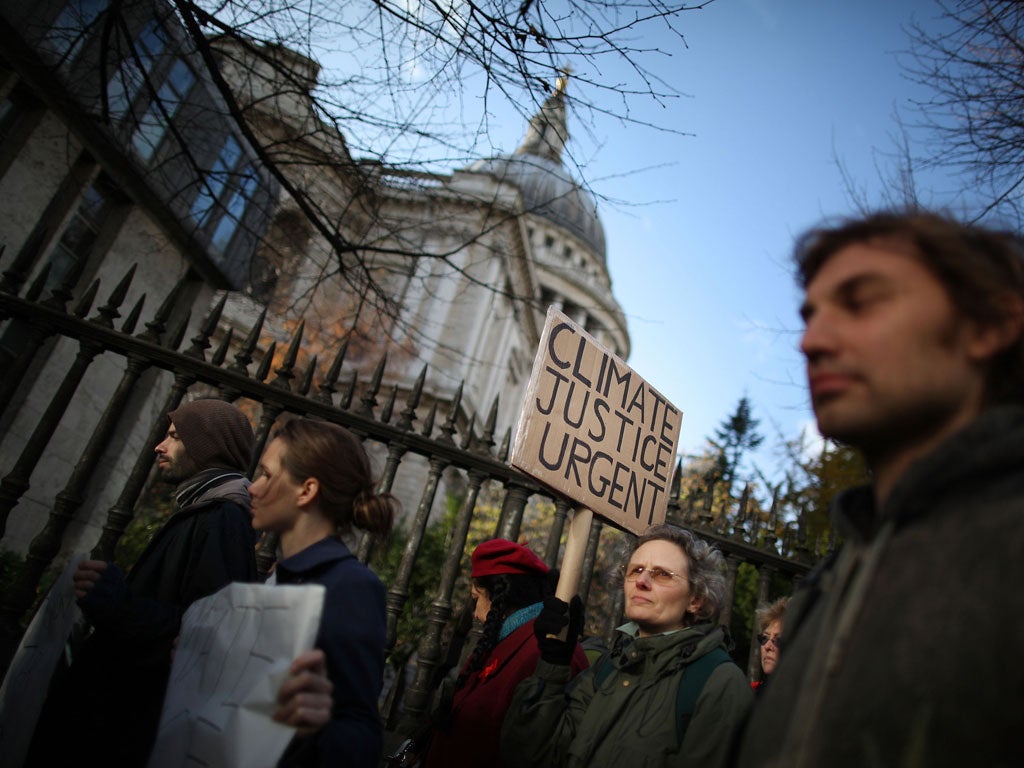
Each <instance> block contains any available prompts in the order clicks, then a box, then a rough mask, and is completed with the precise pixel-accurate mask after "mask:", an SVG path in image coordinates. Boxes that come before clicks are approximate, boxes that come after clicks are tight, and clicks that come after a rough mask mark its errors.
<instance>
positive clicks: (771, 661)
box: [750, 597, 789, 691]
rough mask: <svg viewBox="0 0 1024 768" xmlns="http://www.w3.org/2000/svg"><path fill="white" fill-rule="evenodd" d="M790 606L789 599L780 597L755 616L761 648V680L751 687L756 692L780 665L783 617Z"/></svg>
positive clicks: (753, 683)
mask: <svg viewBox="0 0 1024 768" xmlns="http://www.w3.org/2000/svg"><path fill="white" fill-rule="evenodd" d="M787 605H789V598H788V597H780V598H779V599H778V600H776V601H775V602H774V603H772V604H771V605H769V606H768V607H767V608H762V609H760V610H759V611H757V612H756V613H755V614H754V620H755V621H756V622H757V642H758V644H759V645H760V646H761V679H760V680H755V681H754V682H752V683H751V684H750V687H751V688H753V689H754V690H755V691H759V690H760V688H761V687H762V686H763V685H764V684H765V683H767V682H768V678H769V677H770V676H771V674H772V673H773V672H774V671H775V666H776V665H777V664H778V663H779V646H780V645H781V643H782V617H783V616H784V615H785V613H786V606H787Z"/></svg>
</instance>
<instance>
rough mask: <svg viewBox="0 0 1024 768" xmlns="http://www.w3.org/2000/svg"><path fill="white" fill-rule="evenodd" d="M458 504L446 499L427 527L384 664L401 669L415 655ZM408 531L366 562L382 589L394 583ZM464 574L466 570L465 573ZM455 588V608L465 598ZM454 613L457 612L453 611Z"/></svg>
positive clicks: (395, 535)
mask: <svg viewBox="0 0 1024 768" xmlns="http://www.w3.org/2000/svg"><path fill="white" fill-rule="evenodd" d="M460 506H461V502H460V500H459V499H457V498H454V497H451V496H449V497H448V498H447V499H446V509H445V513H444V516H443V517H442V518H441V519H440V520H438V521H436V522H434V523H432V524H430V525H428V526H427V528H426V530H424V532H423V541H422V542H420V548H419V554H418V555H417V557H416V567H415V568H413V570H412V576H411V578H410V581H409V597H408V599H407V600H406V603H405V607H404V609H403V611H402V615H401V616H400V617H399V620H398V627H397V631H396V634H395V637H396V639H395V647H394V648H393V649H392V650H391V654H390V655H389V657H388V663H390V664H391V665H393V666H395V667H396V668H399V669H400V668H401V667H403V666H404V665H405V663H406V662H407V661H408V660H409V657H410V656H412V654H413V653H415V652H416V649H417V647H418V646H419V642H420V639H421V638H422V637H423V636H424V635H425V634H426V632H427V626H428V625H427V619H428V617H429V615H430V604H431V603H432V602H433V600H434V598H435V597H436V596H437V589H438V579H439V577H440V575H441V569H442V567H443V566H444V561H445V557H446V556H447V554H448V547H449V546H450V544H451V542H450V536H451V530H452V526H453V525H454V524H455V516H456V515H457V514H458V510H459V507H460ZM409 534H410V532H409V531H408V529H401V528H400V529H396V530H395V532H394V533H393V534H392V536H391V541H390V544H389V546H388V547H387V548H386V549H385V548H380V549H378V551H377V552H375V553H374V556H373V558H372V559H371V561H370V567H371V568H372V569H373V570H374V571H375V572H376V573H377V575H378V576H379V577H380V579H381V581H383V582H384V584H385V585H390V584H392V583H394V581H395V578H396V577H397V575H398V569H399V566H400V565H401V562H402V554H403V553H404V551H405V545H406V543H407V542H408V541H409ZM466 570H467V571H468V568H467V569H466ZM461 594H462V596H461V597H460V589H459V587H458V585H457V586H456V590H455V594H454V596H453V598H452V605H453V607H454V606H458V605H460V604H461V602H462V601H463V600H465V596H468V594H469V587H468V583H467V585H466V586H465V587H464V588H463V589H462V590H461ZM456 610H457V609H456Z"/></svg>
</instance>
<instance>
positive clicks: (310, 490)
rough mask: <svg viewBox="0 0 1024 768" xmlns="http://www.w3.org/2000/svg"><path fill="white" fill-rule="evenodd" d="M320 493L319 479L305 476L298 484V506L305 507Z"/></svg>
mask: <svg viewBox="0 0 1024 768" xmlns="http://www.w3.org/2000/svg"><path fill="white" fill-rule="evenodd" d="M319 495H320V481H319V480H317V479H316V478H315V477H307V478H306V479H305V480H303V481H302V482H301V483H300V484H299V495H298V498H297V499H296V503H297V504H298V505H299V507H307V506H309V505H310V504H312V503H313V502H314V501H315V500H316V497H317V496H319Z"/></svg>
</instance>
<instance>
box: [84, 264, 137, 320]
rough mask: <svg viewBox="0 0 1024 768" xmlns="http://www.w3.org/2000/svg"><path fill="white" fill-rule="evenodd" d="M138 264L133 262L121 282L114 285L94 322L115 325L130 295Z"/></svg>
mask: <svg viewBox="0 0 1024 768" xmlns="http://www.w3.org/2000/svg"><path fill="white" fill-rule="evenodd" d="M137 266H138V264H132V266H131V268H130V269H129V270H128V271H127V272H126V273H125V275H124V277H122V278H121V282H119V283H118V284H117V285H116V286H115V287H114V290H112V291H111V292H110V296H109V297H108V298H107V303H106V304H104V305H103V306H102V307H100V308H99V309H98V310H97V315H96V316H95V317H93V318H92V322H94V323H97V324H98V325H102V326H103V327H104V328H113V327H114V320H116V319H117V318H119V317H120V316H121V313H120V312H119V311H118V310H119V309H120V308H121V305H122V304H123V303H124V300H125V297H126V296H127V295H128V288H129V287H131V284H132V279H133V278H134V277H135V268H136V267H137Z"/></svg>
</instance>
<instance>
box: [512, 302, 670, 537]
mask: <svg viewBox="0 0 1024 768" xmlns="http://www.w3.org/2000/svg"><path fill="white" fill-rule="evenodd" d="M681 422H682V413H681V412H680V411H679V410H678V409H677V408H676V407H675V406H673V405H672V403H670V402H669V401H668V400H666V399H665V397H664V396H662V395H661V394H660V393H659V392H658V391H657V390H656V389H654V388H653V387H652V386H651V385H650V384H648V383H647V382H646V381H644V380H643V379H642V378H640V376H639V375H637V373H636V372H635V371H634V370H633V369H632V368H630V367H629V366H628V365H626V364H625V363H624V362H623V361H622V360H620V359H619V358H618V357H616V356H615V355H613V354H612V353H610V352H608V351H607V350H605V349H604V348H603V347H602V346H601V345H600V344H599V343H598V342H597V341H596V340H595V339H594V338H593V337H591V336H590V335H589V334H587V333H586V332H585V331H584V330H582V329H581V328H580V327H579V326H578V325H576V324H575V323H574V322H573V321H572V320H570V319H569V318H568V317H566V316H565V315H563V314H562V313H560V312H558V311H557V310H555V309H554V308H552V309H549V310H548V317H547V322H546V323H545V326H544V332H543V334H542V336H541V341H540V348H539V349H538V350H537V357H536V359H535V361H534V366H533V373H532V375H531V377H530V384H529V386H528V388H527V393H526V400H525V402H524V404H523V412H522V414H521V415H520V419H519V425H518V428H517V430H516V438H515V443H514V445H513V448H512V458H511V461H512V464H513V465H515V466H516V467H518V468H519V469H521V470H523V471H524V472H526V473H528V474H530V475H532V476H533V477H536V478H537V479H538V480H541V481H542V482H544V483H546V484H547V485H549V486H551V487H552V488H555V489H556V490H558V491H561V492H562V493H564V494H565V495H567V496H569V497H570V498H572V499H573V500H574V501H577V502H579V503H580V504H582V505H584V506H586V507H589V508H590V509H592V510H593V511H594V512H595V513H597V514H599V515H601V516H602V517H604V518H606V519H608V520H609V521H611V522H612V523H615V524H617V525H619V526H621V527H623V528H625V529H626V530H629V531H632V532H634V533H642V532H643V531H644V530H646V529H647V527H648V526H650V525H653V524H656V523H660V522H663V521H664V519H665V510H666V507H667V504H668V492H669V485H670V483H671V479H672V470H673V467H674V462H675V453H676V446H677V445H678V443H679V428H680V425H681Z"/></svg>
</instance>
